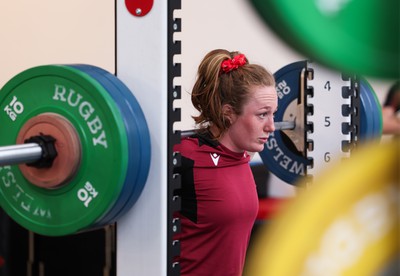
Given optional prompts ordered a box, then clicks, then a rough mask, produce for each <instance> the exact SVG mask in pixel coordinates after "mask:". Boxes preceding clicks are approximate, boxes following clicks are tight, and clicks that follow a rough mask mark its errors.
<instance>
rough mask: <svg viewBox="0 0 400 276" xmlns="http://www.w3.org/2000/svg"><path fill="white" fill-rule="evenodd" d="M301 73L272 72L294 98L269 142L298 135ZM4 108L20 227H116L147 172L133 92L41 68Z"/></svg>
mask: <svg viewBox="0 0 400 276" xmlns="http://www.w3.org/2000/svg"><path fill="white" fill-rule="evenodd" d="M299 65H301V66H299ZM303 65H304V63H303V62H302V63H295V65H289V66H288V68H289V69H288V68H284V69H282V70H283V71H284V73H283V74H282V73H281V72H282V71H281V70H280V71H278V72H277V73H276V74H275V77H276V79H277V90H278V91H281V90H282V89H281V88H282V87H279V84H280V83H281V80H282V78H285V80H286V82H287V83H288V85H289V86H290V88H291V89H292V91H293V92H292V94H288V95H289V96H288V97H286V99H289V98H290V101H287V102H282V101H281V100H279V107H280V108H279V110H278V112H277V114H276V115H275V118H276V122H275V128H276V131H275V132H274V133H273V134H272V135H271V139H270V141H274V139H275V140H276V139H277V137H279V135H282V133H283V132H284V131H293V132H298V131H299V130H300V131H304V129H303V126H302V124H301V123H300V122H299V120H296V119H293V118H289V117H285V116H283V114H284V113H285V112H287V111H288V110H289V109H290V108H289V104H290V103H291V102H292V101H295V100H297V98H298V93H299V92H296V89H298V87H297V86H298V83H297V82H295V83H294V84H292V83H291V79H292V78H295V76H294V75H293V73H292V72H294V73H295V74H296V78H297V77H298V76H297V74H298V73H299V70H300V68H302V66H303ZM279 89H280V90H279ZM297 91H298V90H297ZM368 99H370V97H369V98H368ZM0 105H1V109H0V110H2V112H0V121H1V122H2V128H3V129H4V130H7V133H6V134H5V135H1V137H0V204H1V207H2V208H3V209H4V210H5V211H6V212H7V214H9V215H10V216H11V217H12V218H13V219H14V220H15V221H16V222H17V223H19V224H20V225H22V226H23V227H25V228H27V229H29V230H31V231H33V232H36V233H39V234H43V235H49V236H59V235H68V234H73V233H76V232H80V231H85V230H88V229H92V228H95V227H99V226H103V225H106V224H110V223H113V222H115V221H116V220H117V219H118V218H120V217H121V216H122V215H124V214H125V213H126V212H127V211H128V210H129V209H130V208H131V207H132V206H133V205H134V204H135V202H136V201H137V199H138V198H139V196H140V194H141V192H142V190H143V188H144V185H145V182H146V180H147V175H148V171H149V166H150V156H151V146H150V133H149V129H148V127H147V123H146V119H145V116H144V114H143V112H142V110H141V108H140V105H139V103H138V102H137V101H136V98H135V97H134V94H133V93H132V92H131V91H130V90H129V89H128V88H127V87H126V86H125V85H124V84H123V83H122V82H121V81H120V80H119V79H118V78H117V77H115V76H114V75H112V74H111V73H109V72H107V71H105V70H103V69H101V68H98V67H95V66H91V65H82V64H81V65H44V66H38V67H34V68H30V69H28V70H26V71H23V72H22V73H20V74H18V75H16V76H15V77H14V78H12V79H11V80H10V81H9V82H7V83H6V84H5V86H4V87H3V88H2V90H1V94H0ZM372 106H373V105H372ZM368 108H370V107H366V108H365V109H367V110H368ZM369 113H370V112H366V114H369ZM376 113H378V112H376ZM366 120H367V121H368V122H369V121H370V119H369V118H366ZM367 125H369V123H368V124H367ZM374 131H375V129H374V130H373V131H372V132H374ZM367 132H368V133H369V132H371V130H368V131H367ZM194 133H195V130H187V131H181V136H189V135H192V134H194ZM372 134H373V135H372V136H375V135H376V134H375V133H372ZM278 145H279V147H282V148H283V147H284V144H279V142H278ZM267 150H269V149H268V144H267V146H266V149H265V150H264V151H263V152H261V153H260V155H261V157H262V158H263V162H264V165H265V166H267V168H268V169H270V171H271V172H272V173H274V174H276V175H277V176H278V177H280V178H283V179H287V178H289V180H290V178H293V179H297V178H298V177H299V176H301V175H299V174H296V175H294V176H293V175H290V174H288V172H286V171H283V172H282V171H278V170H275V169H274V166H276V160H275V159H267V158H265V155H268V156H274V155H273V154H271V153H267ZM289 150H290V151H293V149H289ZM287 154H289V153H287ZM293 154H295V153H293ZM299 158H300V159H301V162H306V161H307V160H305V159H304V158H303V157H299ZM303 159H304V160H303ZM289 182H291V180H290V181H289ZM77 214H79V215H77Z"/></svg>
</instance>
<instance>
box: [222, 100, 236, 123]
mask: <svg viewBox="0 0 400 276" xmlns="http://www.w3.org/2000/svg"><path fill="white" fill-rule="evenodd" d="M222 115H223V116H224V121H225V122H226V123H228V125H231V124H232V123H233V122H234V121H235V118H236V117H235V116H236V114H235V111H234V110H233V107H232V106H231V105H230V104H224V105H223V106H222Z"/></svg>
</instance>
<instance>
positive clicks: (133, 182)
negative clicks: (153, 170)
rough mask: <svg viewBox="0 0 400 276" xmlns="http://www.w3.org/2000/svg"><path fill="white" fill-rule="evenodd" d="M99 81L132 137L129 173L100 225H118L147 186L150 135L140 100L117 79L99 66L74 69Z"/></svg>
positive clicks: (80, 66) (79, 66)
mask: <svg viewBox="0 0 400 276" xmlns="http://www.w3.org/2000/svg"><path fill="white" fill-rule="evenodd" d="M70 66H72V67H75V68H77V69H79V70H81V71H83V72H85V73H87V74H88V75H90V76H91V77H93V78H94V79H96V80H97V81H98V82H99V83H100V84H101V85H102V86H103V87H104V88H105V89H106V90H107V91H108V92H109V94H110V95H111V97H112V98H113V99H114V101H115V102H116V104H117V106H118V107H119V108H120V111H121V113H122V116H123V118H124V124H125V128H126V132H127V136H128V148H129V152H128V155H129V159H128V169H127V175H126V179H125V183H124V185H123V188H122V191H121V193H120V196H119V197H118V199H117V200H116V202H115V203H114V205H113V206H112V208H111V209H110V210H109V211H108V212H107V213H106V214H105V215H104V216H103V217H102V218H101V219H100V220H98V221H97V223H96V224H97V225H104V224H109V223H112V222H115V221H116V220H117V219H118V218H119V217H121V216H122V215H123V214H125V213H126V212H127V211H128V210H129V209H130V208H131V207H132V206H133V205H134V203H135V202H136V201H137V199H138V198H139V196H140V194H141V192H142V190H143V187H144V185H145V183H146V180H147V176H148V171H149V167H150V157H151V149H150V133H149V130H148V128H147V123H146V120H145V117H144V114H143V112H142V109H141V108H140V105H139V104H138V102H137V100H136V98H135V97H134V95H133V94H132V93H131V91H130V90H129V89H128V88H127V87H126V86H125V85H124V84H123V83H122V82H121V81H120V80H119V79H118V78H117V77H115V76H114V75H112V74H111V73H109V72H107V71H105V70H103V69H101V68H99V67H95V66H91V65H85V64H79V65H70Z"/></svg>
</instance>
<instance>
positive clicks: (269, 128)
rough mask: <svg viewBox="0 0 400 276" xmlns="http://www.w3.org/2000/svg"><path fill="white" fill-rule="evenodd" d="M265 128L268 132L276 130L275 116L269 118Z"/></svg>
mask: <svg viewBox="0 0 400 276" xmlns="http://www.w3.org/2000/svg"><path fill="white" fill-rule="evenodd" d="M264 130H265V131H266V132H274V131H275V122H274V118H273V117H271V119H269V120H268V121H267V122H266V124H265V127H264Z"/></svg>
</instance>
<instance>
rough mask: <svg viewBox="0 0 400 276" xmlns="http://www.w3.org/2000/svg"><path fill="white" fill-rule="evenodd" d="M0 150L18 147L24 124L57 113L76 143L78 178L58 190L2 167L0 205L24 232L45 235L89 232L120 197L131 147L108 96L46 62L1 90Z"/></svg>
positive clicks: (74, 74) (67, 69)
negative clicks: (0, 132)
mask: <svg viewBox="0 0 400 276" xmlns="http://www.w3.org/2000/svg"><path fill="white" fill-rule="evenodd" d="M0 108H1V111H2V112H0V125H1V129H3V131H4V132H6V133H7V135H1V136H0V146H4V145H12V144H15V141H16V137H17V134H18V132H19V130H20V129H21V127H22V126H23V125H24V124H25V122H27V121H28V120H29V119H31V118H33V117H35V116H36V115H39V114H42V113H56V114H58V115H61V116H63V117H64V118H66V119H67V120H68V121H69V122H70V123H72V125H73V126H74V127H75V129H76V131H77V133H78V136H79V139H80V142H81V161H80V165H79V168H78V171H77V173H76V175H75V176H74V177H73V178H72V179H71V180H69V182H68V183H67V184H65V185H63V186H61V187H59V188H55V189H44V188H40V187H38V186H36V185H32V183H29V182H28V181H27V180H26V179H25V178H24V177H23V175H22V174H21V172H20V170H19V167H18V166H4V167H0V204H1V207H2V208H3V209H4V210H5V211H6V212H7V213H8V214H9V215H10V216H11V217H12V218H13V219H14V220H15V221H16V222H17V223H19V224H20V225H22V226H23V227H25V228H27V229H29V230H31V231H33V232H36V233H39V234H43V235H48V236H61V235H68V234H72V233H76V232H79V231H81V230H85V229H88V228H90V226H91V225H93V224H94V223H96V221H97V220H99V218H101V217H102V216H103V215H104V214H105V213H106V212H107V211H108V210H109V209H110V208H112V206H113V204H114V203H115V201H116V200H117V198H118V196H119V194H120V191H121V189H122V186H123V184H124V181H125V176H126V171H127V163H128V157H127V152H128V142H127V136H126V131H125V126H124V121H123V118H122V117H121V114H120V111H119V109H118V107H117V106H116V104H115V103H114V101H113V100H112V98H111V96H110V95H109V93H108V92H107V91H106V90H105V89H104V88H103V87H102V86H101V85H99V84H98V82H96V81H95V80H93V79H92V78H91V77H89V76H88V75H87V74H84V73H82V72H81V71H80V70H77V69H74V68H71V67H67V66H61V65H60V66H55V65H45V66H39V67H35V68H31V69H28V70H26V71H24V72H22V73H20V74H19V75H17V76H15V77H14V78H12V79H11V80H10V81H9V82H8V83H6V85H5V86H4V87H3V88H2V90H1V93H0Z"/></svg>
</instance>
